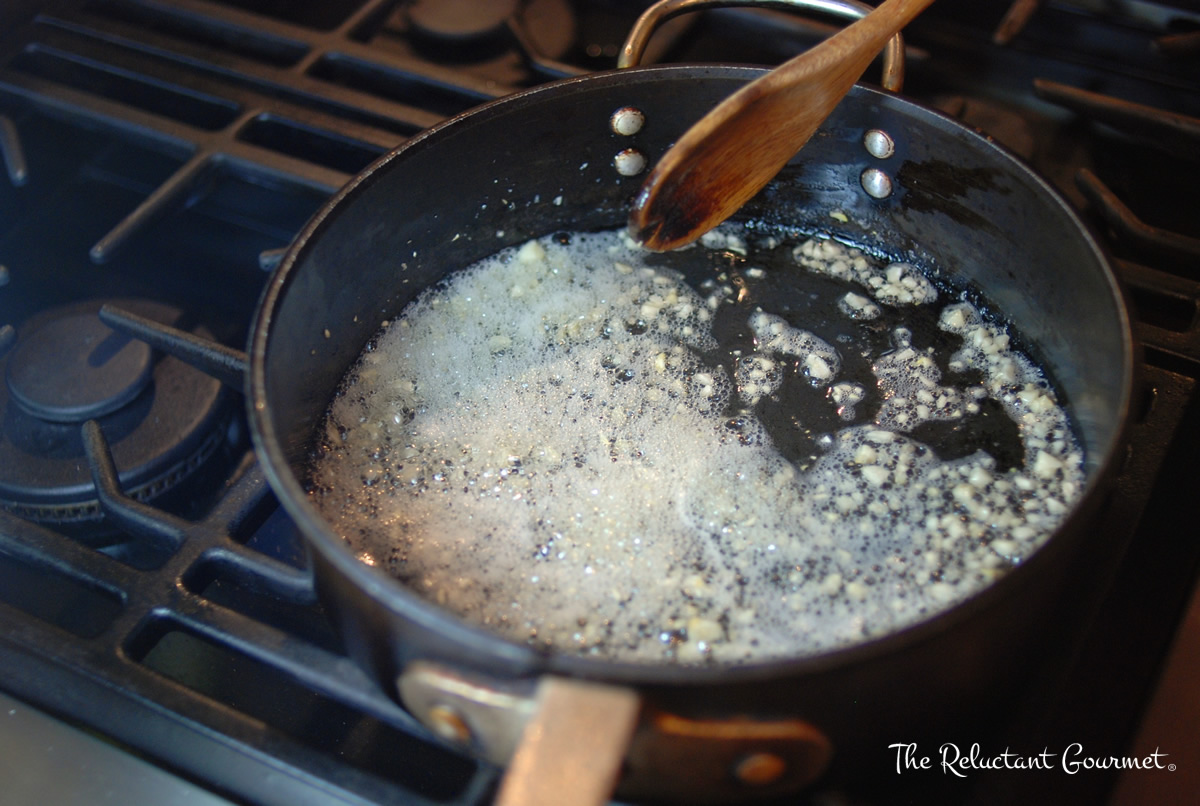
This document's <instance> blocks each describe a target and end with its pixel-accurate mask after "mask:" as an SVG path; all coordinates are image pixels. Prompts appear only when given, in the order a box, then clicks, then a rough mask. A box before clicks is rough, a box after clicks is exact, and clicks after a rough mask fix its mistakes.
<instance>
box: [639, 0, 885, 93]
mask: <svg viewBox="0 0 1200 806" xmlns="http://www.w3.org/2000/svg"><path fill="white" fill-rule="evenodd" d="M741 7H754V8H774V9H781V10H783V11H816V12H819V13H822V14H828V15H830V16H834V17H842V18H845V19H849V20H857V19H861V18H862V17H865V16H866V15H867V14H869V13H870V12H872V11H874V8H873V7H871V6H869V5H867V4H866V3H861V2H859V1H858V0H660V2H658V3H655V4H654V5H652V6H650V8H648V9H646V10H645V11H644V12H642V16H640V17H639V18H638V20H637V22H636V23H634V25H633V29H632V30H631V31H630V32H629V36H628V37H626V39H625V46H624V47H623V48H621V55H620V57H618V59H617V67H636V66H637V64H638V63H639V62H640V61H641V59H642V55H643V54H644V53H645V52H646V45H647V44H649V42H650V35H651V34H653V33H654V30H655V29H656V28H657V27H658V26H659V25H660V24H662V23H664V22H666V21H667V20H669V19H671V18H672V17H677V16H679V15H680V14H687V13H690V12H692V11H699V10H701V9H706V8H741ZM882 83H883V88H884V89H886V90H888V91H889V92H900V90H901V88H902V87H903V86H904V39H903V37H901V36H900V34H896V35H895V36H893V37H892V38H891V39H889V40H888V43H887V45H886V46H885V47H884V49H883V79H882Z"/></svg>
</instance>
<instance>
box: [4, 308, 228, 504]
mask: <svg viewBox="0 0 1200 806" xmlns="http://www.w3.org/2000/svg"><path fill="white" fill-rule="evenodd" d="M101 302H102V301H99V300H97V301H92V302H86V303H76V304H73V305H68V306H64V307H60V308H54V309H50V310H48V311H45V312H43V313H42V314H39V315H38V316H35V317H33V318H31V319H30V320H29V321H28V322H26V323H25V324H24V325H22V326H21V327H20V328H18V332H19V334H20V335H18V338H17V340H16V344H15V346H14V347H13V348H12V350H11V351H10V352H9V354H8V355H7V356H5V357H4V358H3V359H0V363H4V364H6V366H5V371H6V376H7V379H8V383H7V384H5V385H4V386H2V387H0V507H3V508H5V509H8V510H10V511H12V512H14V513H15V514H17V515H20V516H22V517H26V518H29V519H31V520H38V521H42V522H52V523H62V524H68V523H78V522H87V521H96V520H99V519H100V518H101V509H100V504H99V501H98V499H97V496H96V491H95V487H94V484H93V482H92V475H91V471H90V469H89V466H88V462H87V459H86V451H85V448H84V441H83V437H82V432H81V428H80V423H82V422H83V421H85V420H89V419H94V420H96V421H97V422H98V423H99V424H100V427H101V430H102V432H103V434H104V437H105V438H106V440H107V442H108V444H109V447H110V448H111V451H112V456H113V460H114V462H115V464H116V466H117V468H118V470H119V477H118V478H119V481H120V485H121V488H122V489H123V491H124V493H125V494H126V495H127V496H129V497H132V498H136V499H138V500H142V501H148V500H151V499H155V498H158V497H160V496H162V495H164V494H166V493H167V492H168V491H171V490H173V489H175V488H176V487H177V486H179V485H180V484H181V483H182V482H184V481H185V480H187V479H190V478H191V477H192V476H193V475H194V473H195V471H196V470H198V469H199V468H200V467H202V466H204V465H205V463H206V460H208V458H209V457H211V456H212V455H213V454H214V453H215V452H216V450H217V448H218V447H220V445H221V444H222V442H224V441H225V440H226V439H227V432H228V431H229V425H230V423H231V421H232V418H233V415H234V412H235V411H236V410H237V406H236V405H235V404H234V403H233V399H234V396H232V395H230V394H228V393H227V392H226V390H225V389H224V388H223V387H222V385H221V383H220V382H219V381H217V380H215V379H213V378H211V377H209V376H207V375H204V374H203V373H201V372H199V371H197V370H195V369H193V368H192V367H189V366H188V365H187V364H184V363H183V362H182V361H180V360H178V359H176V358H172V357H169V356H157V355H155V354H153V352H152V351H151V350H150V348H149V347H147V346H146V345H145V344H143V343H142V342H138V341H136V340H129V339H127V337H125V336H123V335H121V334H118V333H116V332H114V331H112V330H110V329H109V328H108V327H107V326H106V325H104V324H103V323H102V322H100V320H99V319H98V317H97V311H98V310H99V308H100V305H101ZM119 304H120V305H121V306H123V307H125V308H127V309H129V310H132V311H135V312H136V313H138V314H141V315H143V316H146V317H149V318H153V319H156V320H158V321H162V322H174V321H176V320H178V319H179V317H180V315H181V314H180V312H179V311H177V310H175V309H173V308H171V307H169V306H167V305H163V304H160V303H154V302H145V301H129V300H121V301H119ZM198 332H201V333H203V331H198ZM25 333H28V335H24V334H25ZM205 335H207V334H205ZM64 343H65V345H66V346H63V344H64Z"/></svg>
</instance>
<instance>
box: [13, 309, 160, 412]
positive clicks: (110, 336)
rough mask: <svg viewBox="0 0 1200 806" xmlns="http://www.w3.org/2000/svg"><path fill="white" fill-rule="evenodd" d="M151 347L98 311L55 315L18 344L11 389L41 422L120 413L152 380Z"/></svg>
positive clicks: (24, 407) (21, 403) (15, 352)
mask: <svg viewBox="0 0 1200 806" xmlns="http://www.w3.org/2000/svg"><path fill="white" fill-rule="evenodd" d="M150 369H151V362H150V347H149V346H147V345H146V344H144V343H142V342H139V341H133V340H132V339H130V338H129V337H128V336H122V335H121V334H119V333H115V332H114V331H113V330H111V329H110V328H109V327H108V326H107V325H105V324H104V323H102V322H101V321H100V320H99V319H97V318H96V317H95V316H94V315H88V314H79V315H77V316H65V317H63V318H61V319H57V320H55V321H53V322H51V323H50V324H48V325H46V326H45V327H43V328H41V329H39V330H38V331H37V332H35V333H32V334H30V336H29V337H28V338H26V339H24V340H22V341H21V342H19V343H18V345H17V349H16V350H14V351H13V354H12V356H11V357H10V358H9V359H8V372H7V376H8V377H7V380H8V393H9V394H10V395H11V396H12V400H13V402H14V403H16V404H17V405H18V406H20V407H21V408H23V409H24V410H25V411H27V412H28V413H30V414H32V415H33V416H34V417H37V418H39V419H41V420H47V421H49V422H53V423H81V422H83V421H84V420H90V419H92V418H94V417H102V416H104V415H105V414H108V413H110V412H113V411H116V410H117V409H119V408H121V407H122V406H124V405H125V404H126V403H129V402H130V401H132V400H133V399H134V398H135V397H137V396H138V394H139V393H141V391H142V389H144V388H145V386H146V384H147V383H148V382H149V381H150Z"/></svg>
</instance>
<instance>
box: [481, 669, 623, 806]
mask: <svg viewBox="0 0 1200 806" xmlns="http://www.w3.org/2000/svg"><path fill="white" fill-rule="evenodd" d="M641 705H642V702H641V697H639V696H638V694H637V693H636V692H635V691H633V689H630V688H620V687H616V686H605V685H600V684H597V683H587V682H584V681H581V680H571V679H568V678H563V677H551V676H547V677H544V678H542V680H541V681H540V682H539V683H538V690H537V705H536V709H535V711H534V715H533V718H532V719H530V720H529V722H528V723H526V725H525V730H524V731H523V732H522V734H521V742H520V744H519V745H518V747H517V752H516V754H515V755H513V758H512V762H511V763H510V764H509V765H508V771H507V772H506V773H505V774H504V780H503V783H502V784H501V786H500V792H499V794H498V795H497V797H496V806H559V804H562V803H564V802H566V799H567V798H568V796H567V793H570V795H569V801H570V802H571V803H572V804H576V806H603V805H604V804H605V803H608V802H609V798H610V797H611V795H612V791H613V787H614V786H615V785H616V782H617V778H618V776H619V775H620V773H621V764H622V762H623V761H624V759H625V753H626V750H627V749H628V746H629V740H630V738H631V737H632V736H633V729H634V727H635V726H636V725H637V720H638V713H639V712H640V710H641Z"/></svg>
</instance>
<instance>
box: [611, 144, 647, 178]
mask: <svg viewBox="0 0 1200 806" xmlns="http://www.w3.org/2000/svg"><path fill="white" fill-rule="evenodd" d="M613 166H615V167H616V169H617V173H619V174H620V175H621V176H637V175H638V174H640V173H641V172H642V171H644V170H646V157H645V155H644V154H642V152H640V151H638V150H637V149H636V148H627V149H625V150H624V151H622V152H621V153H619V154H617V156H615V157H613Z"/></svg>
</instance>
